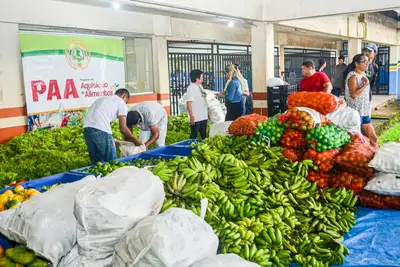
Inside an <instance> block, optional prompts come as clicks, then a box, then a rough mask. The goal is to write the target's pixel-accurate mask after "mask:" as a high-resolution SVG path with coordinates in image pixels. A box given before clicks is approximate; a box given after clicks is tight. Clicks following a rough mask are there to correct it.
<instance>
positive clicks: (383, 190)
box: [364, 173, 400, 196]
mask: <svg viewBox="0 0 400 267" xmlns="http://www.w3.org/2000/svg"><path fill="white" fill-rule="evenodd" d="M364 189H365V190H368V191H371V192H374V193H376V194H378V195H387V196H400V174H393V173H379V174H377V175H376V176H375V178H374V179H372V180H371V181H369V182H368V184H367V186H366V187H365V188H364Z"/></svg>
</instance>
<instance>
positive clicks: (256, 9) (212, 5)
mask: <svg viewBox="0 0 400 267" xmlns="http://www.w3.org/2000/svg"><path fill="white" fill-rule="evenodd" d="M265 1H266V0H230V1H223V0H201V1H193V0H151V1H143V2H146V3H149V4H160V5H166V6H170V7H177V8H182V9H183V10H182V12H185V10H189V11H198V12H206V13H209V14H214V15H221V16H229V17H237V18H245V19H249V20H262V13H263V6H264V3H263V2H265ZM132 4H135V3H134V2H133V3H132ZM160 8H162V6H160Z"/></svg>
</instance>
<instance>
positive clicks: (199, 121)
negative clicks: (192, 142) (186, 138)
mask: <svg viewBox="0 0 400 267" xmlns="http://www.w3.org/2000/svg"><path fill="white" fill-rule="evenodd" d="M190 81H191V82H192V83H191V84H190V85H189V86H188V88H187V92H186V99H185V100H186V105H187V110H188V116H189V122H190V128H191V133H190V138H191V139H196V138H197V135H198V133H199V132H200V137H201V139H205V138H206V133H207V120H208V110H207V101H206V98H207V94H206V92H205V91H204V89H203V86H202V83H203V72H202V71H201V70H192V71H191V72H190Z"/></svg>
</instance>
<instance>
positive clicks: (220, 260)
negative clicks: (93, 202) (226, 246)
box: [190, 254, 260, 267]
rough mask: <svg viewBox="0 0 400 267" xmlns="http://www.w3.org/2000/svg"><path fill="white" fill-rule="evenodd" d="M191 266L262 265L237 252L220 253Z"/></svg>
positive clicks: (237, 266) (230, 266) (228, 266)
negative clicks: (242, 256)
mask: <svg viewBox="0 0 400 267" xmlns="http://www.w3.org/2000/svg"><path fill="white" fill-rule="evenodd" d="M190 267H260V265H258V264H257V263H254V262H250V261H246V260H245V259H242V258H241V257H239V256H238V255H236V254H219V255H216V256H213V257H209V258H205V259H202V260H200V261H199V262H196V263H195V264H193V265H192V266H190Z"/></svg>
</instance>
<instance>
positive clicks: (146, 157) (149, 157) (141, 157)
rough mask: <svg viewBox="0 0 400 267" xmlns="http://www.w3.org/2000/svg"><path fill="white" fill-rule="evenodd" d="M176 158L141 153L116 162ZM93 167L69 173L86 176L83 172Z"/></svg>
mask: <svg viewBox="0 0 400 267" xmlns="http://www.w3.org/2000/svg"><path fill="white" fill-rule="evenodd" d="M176 157H177V156H174V155H162V154H144V153H141V154H136V155H133V156H129V157H126V158H119V159H117V160H116V161H118V162H128V161H132V160H135V159H145V160H148V159H152V158H163V159H173V158H176ZM93 167H94V165H91V166H87V167H83V168H79V169H76V170H72V171H71V173H78V174H86V175H88V173H86V172H85V171H87V170H89V169H90V168H93Z"/></svg>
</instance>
